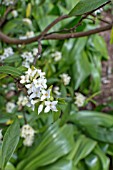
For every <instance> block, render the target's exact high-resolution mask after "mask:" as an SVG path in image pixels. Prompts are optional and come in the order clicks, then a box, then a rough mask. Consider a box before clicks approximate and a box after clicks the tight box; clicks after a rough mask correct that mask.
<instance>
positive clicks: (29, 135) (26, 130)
mask: <svg viewBox="0 0 113 170" xmlns="http://www.w3.org/2000/svg"><path fill="white" fill-rule="evenodd" d="M34 134H35V130H34V129H33V128H32V127H31V126H30V125H28V124H26V125H23V126H22V129H21V137H22V138H24V141H23V144H24V145H25V146H31V145H32V144H33V142H34Z"/></svg>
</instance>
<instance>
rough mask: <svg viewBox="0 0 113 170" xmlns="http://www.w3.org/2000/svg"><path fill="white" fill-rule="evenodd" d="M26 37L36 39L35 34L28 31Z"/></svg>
mask: <svg viewBox="0 0 113 170" xmlns="http://www.w3.org/2000/svg"><path fill="white" fill-rule="evenodd" d="M26 37H28V38H31V37H34V32H33V31H27V32H26Z"/></svg>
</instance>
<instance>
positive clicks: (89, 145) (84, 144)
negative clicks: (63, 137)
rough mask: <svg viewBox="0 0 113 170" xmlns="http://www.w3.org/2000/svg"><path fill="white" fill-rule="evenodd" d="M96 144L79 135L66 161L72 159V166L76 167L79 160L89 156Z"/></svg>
mask: <svg viewBox="0 0 113 170" xmlns="http://www.w3.org/2000/svg"><path fill="white" fill-rule="evenodd" d="M96 144H97V143H96V142H95V141H94V140H92V139H90V138H87V137H85V136H83V135H80V136H79V137H78V138H77V140H76V141H75V145H74V147H73V150H72V151H71V153H70V154H69V156H68V159H73V160H74V165H77V164H78V162H79V161H80V160H81V159H83V158H85V157H86V156H87V155H89V154H90V152H91V151H92V150H93V149H94V148H95V146H96Z"/></svg>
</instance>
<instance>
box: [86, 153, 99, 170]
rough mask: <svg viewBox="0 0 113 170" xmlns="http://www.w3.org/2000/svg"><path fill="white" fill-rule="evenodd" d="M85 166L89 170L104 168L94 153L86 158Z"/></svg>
mask: <svg viewBox="0 0 113 170" xmlns="http://www.w3.org/2000/svg"><path fill="white" fill-rule="evenodd" d="M85 164H86V166H87V169H88V170H100V169H101V168H102V166H101V162H100V159H99V158H98V156H97V155H96V154H94V153H91V154H90V155H88V156H87V157H86V158H85Z"/></svg>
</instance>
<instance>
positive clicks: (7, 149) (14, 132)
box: [2, 118, 20, 169]
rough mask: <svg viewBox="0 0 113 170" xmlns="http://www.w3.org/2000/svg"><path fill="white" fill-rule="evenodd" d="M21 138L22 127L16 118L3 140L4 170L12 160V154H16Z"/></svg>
mask: <svg viewBox="0 0 113 170" xmlns="http://www.w3.org/2000/svg"><path fill="white" fill-rule="evenodd" d="M19 136H20V126H19V122H18V119H17V118H16V119H15V121H14V122H13V124H12V125H11V126H10V127H9V128H8V129H7V131H6V133H5V136H4V138H3V145H2V169H4V167H5V166H6V164H7V162H8V161H9V160H10V158H11V156H12V154H13V153H14V151H15V149H16V146H17V144H18V141H19Z"/></svg>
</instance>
